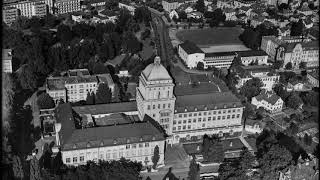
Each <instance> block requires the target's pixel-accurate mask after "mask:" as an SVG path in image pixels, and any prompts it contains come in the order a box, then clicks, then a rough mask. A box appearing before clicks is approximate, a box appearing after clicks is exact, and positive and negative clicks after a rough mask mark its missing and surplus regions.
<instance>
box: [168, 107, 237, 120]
mask: <svg viewBox="0 0 320 180" xmlns="http://www.w3.org/2000/svg"><path fill="white" fill-rule="evenodd" d="M236 111H237V112H240V111H241V109H240V108H239V109H232V110H231V109H228V110H219V111H208V112H197V113H184V114H178V116H177V114H175V115H174V117H175V118H177V117H179V118H182V117H192V116H198V115H199V116H202V115H204V116H207V115H211V114H213V115H215V114H226V113H231V112H232V113H235V112H236Z"/></svg>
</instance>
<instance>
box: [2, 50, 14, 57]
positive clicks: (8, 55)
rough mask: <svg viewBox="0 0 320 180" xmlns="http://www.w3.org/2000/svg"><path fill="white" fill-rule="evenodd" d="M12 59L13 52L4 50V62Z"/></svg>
mask: <svg viewBox="0 0 320 180" xmlns="http://www.w3.org/2000/svg"><path fill="white" fill-rule="evenodd" d="M10 59H12V50H11V49H2V60H10Z"/></svg>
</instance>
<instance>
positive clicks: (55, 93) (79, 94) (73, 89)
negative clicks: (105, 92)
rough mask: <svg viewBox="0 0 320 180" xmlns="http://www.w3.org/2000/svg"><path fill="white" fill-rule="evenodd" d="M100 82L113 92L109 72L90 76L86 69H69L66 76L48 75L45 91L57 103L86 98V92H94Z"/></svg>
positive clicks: (112, 83)
mask: <svg viewBox="0 0 320 180" xmlns="http://www.w3.org/2000/svg"><path fill="white" fill-rule="evenodd" d="M100 83H107V84H108V86H109V88H110V89H111V92H112V94H113V92H114V82H113V80H112V78H111V76H110V74H99V75H93V76H91V75H90V74H89V72H88V70H87V69H76V70H69V71H68V76H67V77H49V78H47V81H46V92H47V93H48V94H49V95H50V96H51V97H52V98H53V99H54V101H55V102H56V103H57V102H58V101H59V100H60V99H63V100H64V102H77V101H81V100H84V101H85V100H86V98H87V95H88V93H96V91H97V89H98V86H99V84H100Z"/></svg>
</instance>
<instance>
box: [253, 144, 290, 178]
mask: <svg viewBox="0 0 320 180" xmlns="http://www.w3.org/2000/svg"><path fill="white" fill-rule="evenodd" d="M258 161H259V164H260V165H261V176H262V177H263V179H266V180H267V179H276V178H277V177H278V173H279V171H283V170H285V169H286V168H288V167H289V166H290V164H291V163H292V156H291V153H290V152H289V151H288V150H287V149H286V148H284V147H282V146H280V145H278V144H271V147H270V148H268V149H267V151H266V152H265V153H264V154H263V156H262V157H261V158H259V159H258Z"/></svg>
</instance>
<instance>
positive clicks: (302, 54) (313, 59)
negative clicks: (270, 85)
mask: <svg viewBox="0 0 320 180" xmlns="http://www.w3.org/2000/svg"><path fill="white" fill-rule="evenodd" d="M318 43H319V41H302V42H297V43H285V44H281V45H279V47H278V48H277V50H276V54H277V56H276V60H277V61H283V67H285V66H286V64H288V63H289V62H290V63H291V64H292V67H293V68H294V69H298V68H299V65H300V63H301V62H305V63H306V66H307V68H315V67H319V44H318Z"/></svg>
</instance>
